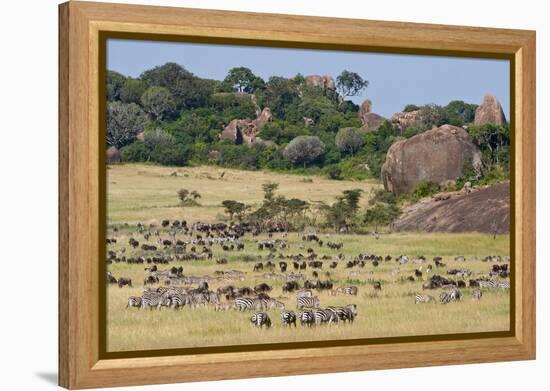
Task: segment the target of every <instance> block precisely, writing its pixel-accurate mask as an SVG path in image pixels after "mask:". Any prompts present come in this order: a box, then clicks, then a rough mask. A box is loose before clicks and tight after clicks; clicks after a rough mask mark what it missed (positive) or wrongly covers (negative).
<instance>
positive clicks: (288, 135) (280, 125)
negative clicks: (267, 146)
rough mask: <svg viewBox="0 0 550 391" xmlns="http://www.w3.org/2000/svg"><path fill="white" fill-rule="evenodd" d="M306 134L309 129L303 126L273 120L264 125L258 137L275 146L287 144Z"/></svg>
mask: <svg viewBox="0 0 550 391" xmlns="http://www.w3.org/2000/svg"><path fill="white" fill-rule="evenodd" d="M308 134H309V129H307V128H306V127H305V126H299V125H294V124H291V123H288V122H285V121H279V120H275V121H272V122H268V123H267V124H265V125H264V127H263V128H262V130H261V131H260V133H259V134H258V136H259V137H260V138H261V139H262V140H271V141H273V142H275V143H276V144H287V143H288V142H290V141H291V140H292V139H294V138H296V137H298V136H305V135H308Z"/></svg>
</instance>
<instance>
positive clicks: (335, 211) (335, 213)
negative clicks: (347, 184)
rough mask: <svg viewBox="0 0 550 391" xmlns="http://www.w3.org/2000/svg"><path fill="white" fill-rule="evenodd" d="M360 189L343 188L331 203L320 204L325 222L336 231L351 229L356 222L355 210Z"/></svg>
mask: <svg viewBox="0 0 550 391" xmlns="http://www.w3.org/2000/svg"><path fill="white" fill-rule="evenodd" d="M361 193H362V190H360V189H353V190H345V191H344V192H343V193H342V195H340V196H338V197H337V200H336V202H334V203H333V204H332V205H321V210H322V211H323V212H324V215H325V218H326V221H327V224H328V225H329V226H331V227H333V228H334V229H335V230H336V231H340V230H342V229H345V230H346V231H347V232H349V231H350V230H352V229H353V228H354V227H355V225H356V223H357V211H358V210H359V200H360V199H361Z"/></svg>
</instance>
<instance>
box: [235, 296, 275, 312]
mask: <svg viewBox="0 0 550 391" xmlns="http://www.w3.org/2000/svg"><path fill="white" fill-rule="evenodd" d="M235 308H236V309H237V310H239V311H245V310H253V309H255V310H264V309H267V308H268V300H266V299H256V298H250V297H237V298H236V299H235Z"/></svg>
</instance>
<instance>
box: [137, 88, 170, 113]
mask: <svg viewBox="0 0 550 391" xmlns="http://www.w3.org/2000/svg"><path fill="white" fill-rule="evenodd" d="M141 104H142V105H143V108H144V109H145V111H146V112H147V113H148V114H149V115H150V116H151V118H152V119H153V120H162V119H164V118H166V117H167V116H169V115H170V114H171V113H173V112H174V110H175V109H176V104H175V102H174V98H173V96H172V94H171V93H170V91H169V90H168V89H167V88H164V87H150V88H148V89H147V90H146V91H145V92H144V93H143V95H142V96H141Z"/></svg>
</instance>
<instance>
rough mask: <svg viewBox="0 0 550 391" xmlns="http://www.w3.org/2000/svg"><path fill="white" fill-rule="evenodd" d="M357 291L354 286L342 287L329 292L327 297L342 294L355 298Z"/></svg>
mask: <svg viewBox="0 0 550 391" xmlns="http://www.w3.org/2000/svg"><path fill="white" fill-rule="evenodd" d="M357 291H358V289H357V287H356V286H343V287H339V288H336V289H333V290H332V291H330V292H329V295H331V296H336V295H339V294H342V295H352V296H357Z"/></svg>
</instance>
